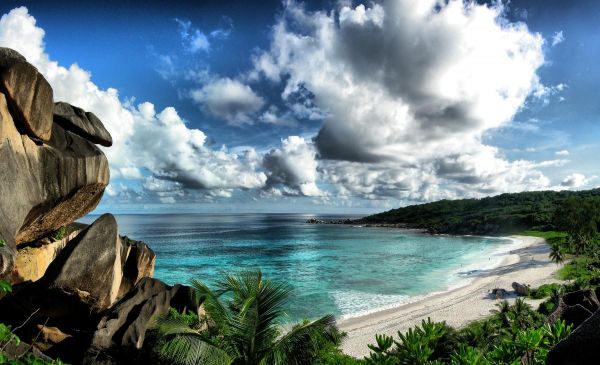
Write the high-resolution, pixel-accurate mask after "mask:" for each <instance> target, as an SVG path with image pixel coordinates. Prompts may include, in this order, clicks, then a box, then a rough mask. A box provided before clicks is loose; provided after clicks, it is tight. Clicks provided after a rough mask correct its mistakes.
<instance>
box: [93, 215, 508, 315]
mask: <svg viewBox="0 0 600 365" xmlns="http://www.w3.org/2000/svg"><path fill="white" fill-rule="evenodd" d="M311 217H315V216H310V215H301V214H297V215H295V214H217V215H214V214H213V215H208V214H182V215H119V216H117V220H118V222H119V230H120V233H121V234H124V235H128V236H129V237H130V238H133V239H138V240H143V241H145V242H147V243H148V244H149V245H150V247H151V248H152V249H153V250H154V251H155V252H156V256H157V258H156V270H155V277H157V278H159V279H161V280H164V281H166V282H168V283H177V282H180V283H187V282H188V281H189V279H191V278H199V279H201V280H204V281H206V282H208V283H212V282H214V280H215V279H216V278H218V277H219V275H220V273H221V272H223V271H227V272H230V271H232V270H243V269H253V268H261V269H262V270H263V272H264V273H265V274H266V275H267V276H268V277H270V278H273V279H276V280H283V281H286V282H288V283H290V284H291V285H292V286H293V287H294V292H293V298H292V300H291V301H290V304H289V308H288V314H289V320H292V321H296V320H299V319H303V318H314V317H317V316H320V315H323V314H327V313H333V314H335V315H336V316H338V317H351V316H356V315H360V314H365V313H368V312H372V311H375V310H380V309H384V308H389V307H393V306H397V305H400V304H402V303H405V302H407V301H410V300H411V299H414V298H415V297H418V296H422V295H427V294H430V293H432V292H439V291H443V290H447V289H449V288H450V287H453V286H458V285H460V284H461V283H464V281H465V280H467V279H468V273H469V272H471V271H473V270H476V269H480V268H484V267H489V266H491V265H493V264H494V263H497V262H498V260H499V259H500V257H501V255H500V252H501V251H503V250H507V249H508V248H509V247H510V242H511V241H509V240H507V239H499V238H482V237H450V236H430V235H424V234H418V233H415V232H410V231H404V230H399V229H387V228H367V227H352V226H346V225H312V224H306V223H304V222H305V221H306V220H307V219H308V218H311ZM93 218H94V217H88V218H87V219H86V221H87V222H90V221H91V220H92V219H93ZM321 218H328V217H321Z"/></svg>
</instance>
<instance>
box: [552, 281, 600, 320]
mask: <svg viewBox="0 0 600 365" xmlns="http://www.w3.org/2000/svg"><path fill="white" fill-rule="evenodd" d="M598 309H600V301H598V297H597V296H596V292H594V291H593V290H590V289H586V290H577V291H574V292H570V293H567V294H565V295H563V296H562V297H561V298H560V299H559V301H558V305H557V307H556V309H555V310H554V311H553V312H552V313H550V315H549V316H548V319H547V320H546V321H547V322H549V323H554V322H555V321H557V320H558V319H562V320H564V321H565V322H566V323H567V324H571V325H573V327H577V326H579V325H580V324H581V323H582V322H583V321H585V320H586V319H587V318H589V317H590V316H591V315H592V313H594V312H596V311H597V310H598Z"/></svg>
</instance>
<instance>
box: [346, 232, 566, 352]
mask: <svg viewBox="0 0 600 365" xmlns="http://www.w3.org/2000/svg"><path fill="white" fill-rule="evenodd" d="M510 238H511V239H513V240H515V241H516V242H518V246H517V247H518V248H516V249H514V250H512V251H511V253H512V254H509V255H507V256H506V258H505V259H504V260H503V261H502V262H501V264H500V265H499V266H497V267H495V268H492V269H487V270H481V271H479V272H478V273H477V275H476V277H475V279H473V280H472V281H471V282H470V283H469V284H468V285H466V286H464V287H461V288H459V289H455V290H452V291H448V292H445V293H440V294H436V295H433V296H430V297H426V298H424V299H422V300H419V301H417V302H413V303H410V304H406V305H402V306H399V307H397V308H393V309H388V310H384V311H381V312H376V313H372V314H368V315H364V316H361V317H355V318H349V319H345V320H341V321H340V322H339V327H340V329H341V330H343V331H345V332H347V333H348V337H347V338H346V340H345V341H344V343H343V350H344V352H345V353H347V354H349V355H352V356H355V357H358V358H361V357H363V356H366V355H368V354H369V349H368V348H367V344H370V343H373V342H374V341H375V334H386V335H390V336H394V338H397V337H398V336H397V332H398V331H402V332H405V331H406V330H408V328H410V327H413V326H415V325H417V324H420V323H421V320H422V319H426V318H427V317H430V318H431V319H432V320H434V321H446V323H448V324H449V325H451V326H453V327H461V326H463V325H465V324H467V323H469V322H471V321H473V320H477V319H480V318H483V317H486V316H488V315H489V314H490V310H492V309H495V308H496V304H497V303H498V302H500V300H499V299H492V298H491V297H490V295H489V291H490V290H491V289H493V288H504V289H506V290H507V291H509V292H510V293H511V294H512V287H511V284H512V282H514V281H516V282H519V283H524V284H528V285H531V287H537V286H539V285H542V284H546V283H549V282H553V281H557V279H556V278H555V276H554V274H555V272H556V271H557V270H558V269H559V268H560V266H559V265H557V264H555V263H553V262H551V261H550V260H549V258H548V253H549V251H550V248H549V246H548V245H547V244H546V242H545V240H544V239H542V238H537V237H527V236H511V237H510ZM507 299H508V300H509V301H514V300H515V296H514V295H510V296H509V297H508V298H507ZM527 301H528V302H529V303H530V304H531V305H532V306H533V307H534V308H537V306H538V304H539V303H540V302H541V300H537V301H536V300H527Z"/></svg>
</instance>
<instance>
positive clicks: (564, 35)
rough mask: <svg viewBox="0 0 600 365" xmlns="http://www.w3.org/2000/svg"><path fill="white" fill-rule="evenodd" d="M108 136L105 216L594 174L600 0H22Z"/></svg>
mask: <svg viewBox="0 0 600 365" xmlns="http://www.w3.org/2000/svg"><path fill="white" fill-rule="evenodd" d="M0 13H1V14H3V15H2V17H1V19H0V46H3V47H11V48H14V49H16V50H17V51H19V52H21V53H22V54H23V55H24V56H25V57H26V58H27V59H28V61H29V62H30V63H32V64H33V65H34V66H36V67H37V68H38V69H39V70H40V72H41V73H42V74H43V75H44V76H45V77H46V78H47V79H48V81H49V82H50V84H51V85H52V87H53V89H54V97H55V101H59V100H60V101H66V102H69V103H71V104H73V105H76V106H79V107H82V108H84V109H86V110H88V111H92V112H93V113H95V114H96V115H97V116H99V117H100V119H101V120H102V121H103V122H104V124H105V126H106V127H107V129H108V130H109V132H111V135H112V137H113V140H114V145H113V146H112V147H110V148H103V147H102V149H103V151H104V152H105V154H106V155H107V157H108V159H109V164H110V169H111V182H110V185H109V186H108V188H107V190H106V193H105V195H104V197H103V199H102V202H101V203H100V205H99V207H98V208H97V210H96V212H105V211H110V212H113V213H160V212H188V211H189V212H306V213H358V214H362V213H368V212H376V211H381V210H386V209H390V208H394V207H398V206H404V205H408V204H415V203H422V202H427V201H434V200H439V199H457V198H470V197H475V198H477V197H483V196H489V195H496V194H501V193H505V192H519V191H528V190H564V189H571V190H582V189H590V188H595V187H598V186H600V177H599V176H600V159H598V157H597V156H600V143H598V139H599V137H600V120H599V119H600V117H599V116H600V103H599V102H598V96H597V95H598V92H599V91H600V90H599V86H598V80H599V79H600V70H599V69H598V68H597V67H596V64H597V60H598V59H600V35H598V32H597V31H596V30H597V24H599V22H600V3H599V2H597V1H569V2H566V1H548V0H544V1H533V0H512V1H504V2H498V1H493V2H484V1H480V2H471V1H462V0H449V1H438V0H420V1H418V2H416V1H410V0H395V1H368V2H353V1H325V0H324V1H315V2H301V1H291V0H290V1H260V2H249V1H223V0H221V1H202V2H198V1H188V2H186V1H180V2H177V3H176V4H167V3H166V2H158V1H157V2H151V1H144V2H141V1H123V0H120V1H102V2H100V1H99V2H89V1H88V2H84V1H63V2H53V3H52V4H50V3H49V2H41V1H12V0H3V1H2V2H1V3H0Z"/></svg>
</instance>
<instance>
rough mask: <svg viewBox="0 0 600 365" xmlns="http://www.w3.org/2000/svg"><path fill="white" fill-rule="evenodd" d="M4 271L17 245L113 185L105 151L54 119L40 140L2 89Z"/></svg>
mask: <svg viewBox="0 0 600 365" xmlns="http://www.w3.org/2000/svg"><path fill="white" fill-rule="evenodd" d="M0 171H2V174H0V215H1V216H2V218H3V219H2V220H0V239H3V240H4V241H5V246H4V247H1V248H0V274H2V273H7V272H8V271H10V270H11V268H12V266H13V264H14V255H15V253H16V245H17V244H20V243H26V242H32V241H35V240H37V239H39V238H41V237H43V236H44V235H47V234H48V233H50V232H52V231H54V230H56V229H57V228H59V227H61V226H63V225H66V224H69V223H71V222H73V221H75V220H76V219H78V218H80V217H82V216H84V215H85V214H87V213H89V212H90V211H92V210H93V209H94V208H95V207H96V205H97V204H98V202H99V201H100V198H101V197H102V194H103V192H104V189H105V188H106V186H107V185H108V180H109V168H108V161H107V160H106V157H105V156H104V154H103V153H102V151H100V150H99V149H98V148H97V147H96V146H95V145H94V144H93V143H91V142H88V141H87V140H85V139H83V138H81V137H79V136H77V135H75V134H73V133H71V132H68V131H66V130H64V129H63V128H62V127H60V126H59V125H58V124H56V123H54V124H52V135H51V138H50V139H49V141H48V143H47V144H43V145H40V144H38V143H36V142H35V141H33V140H32V139H31V138H30V137H29V136H27V135H25V134H22V133H21V132H19V130H18V129H17V127H16V125H15V123H14V121H13V118H12V115H11V113H10V112H9V109H8V105H7V102H6V98H5V96H4V94H0Z"/></svg>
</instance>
